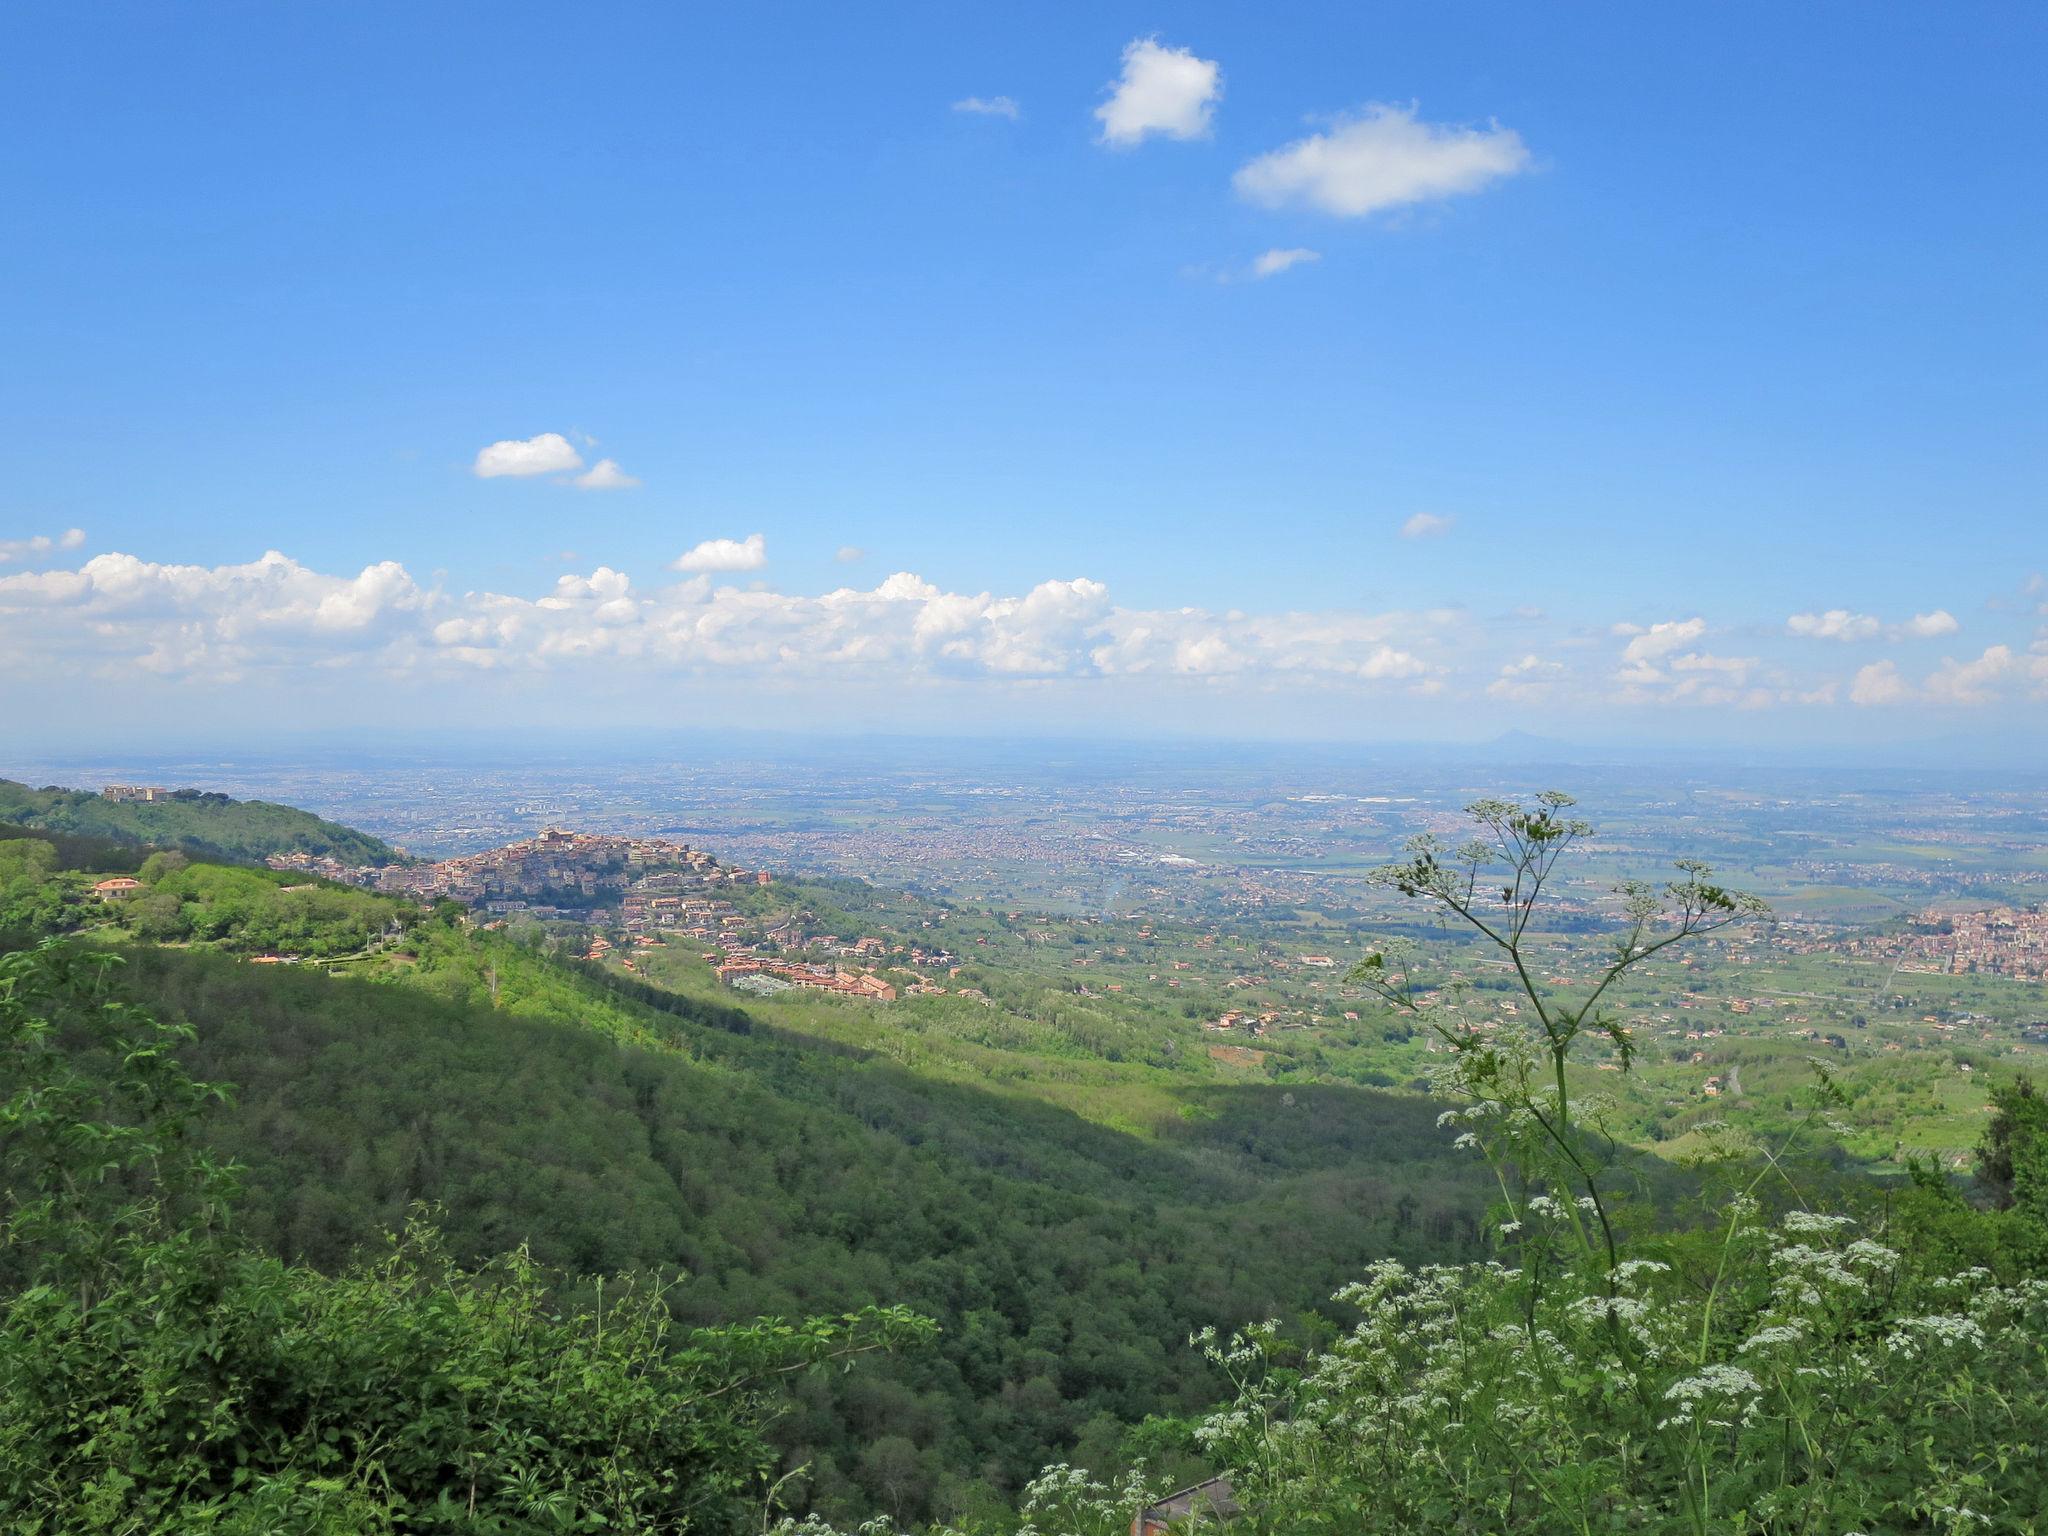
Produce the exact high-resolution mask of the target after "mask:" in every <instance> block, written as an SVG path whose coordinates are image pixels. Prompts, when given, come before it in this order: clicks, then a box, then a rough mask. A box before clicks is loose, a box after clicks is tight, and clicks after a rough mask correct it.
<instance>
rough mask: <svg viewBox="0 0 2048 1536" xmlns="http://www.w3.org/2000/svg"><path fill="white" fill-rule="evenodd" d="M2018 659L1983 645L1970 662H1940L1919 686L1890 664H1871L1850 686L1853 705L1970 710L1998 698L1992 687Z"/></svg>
mask: <svg viewBox="0 0 2048 1536" xmlns="http://www.w3.org/2000/svg"><path fill="white" fill-rule="evenodd" d="M2019 667H2020V660H2019V658H2018V657H2017V656H2015V655H2014V654H2013V652H2012V648H2011V647H2010V646H2004V645H1992V646H1986V647H1985V648H1984V651H1983V653H1982V654H1981V655H1979V656H1977V657H1976V658H1975V659H1973V660H1970V661H1958V660H1956V659H1955V658H1954V657H1953V656H1950V657H1946V658H1944V659H1943V661H1942V663H1941V665H1940V666H1939V667H1937V668H1936V669H1935V670H1934V671H1933V672H1930V673H1929V674H1928V675H1927V676H1926V677H1925V678H1924V679H1923V680H1922V681H1921V682H1920V683H1919V685H1918V686H1915V685H1914V684H1913V683H1912V682H1910V681H1909V680H1908V679H1907V678H1906V677H1905V676H1904V675H1903V674H1902V673H1901V672H1900V671H1899V667H1898V664H1897V663H1896V662H1893V661H1889V660H1887V661H1874V662H1872V663H1871V664H1870V665H1869V666H1867V667H1864V668H1862V669H1861V670H1860V671H1858V672H1857V674H1856V676H1855V678H1854V679H1853V680H1852V681H1851V682H1850V684H1849V701H1850V702H1851V703H1852V704H1863V705H1870V706H1882V705H1892V704H1926V705H1930V706H1933V707H1935V708H1973V707H1976V706H1979V705H1984V704H1989V703H1990V702H1992V700H1993V699H1995V698H1996V697H1997V690H1996V689H1995V688H1994V687H1993V686H1992V685H1993V684H1994V683H1996V682H1997V681H1998V680H1999V679H2000V678H2003V677H2004V676H2005V675H2006V674H2008V673H2010V672H2012V671H2014V670H2016V669H2018V668H2019Z"/></svg>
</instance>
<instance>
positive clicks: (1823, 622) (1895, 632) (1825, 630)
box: [1785, 608, 1962, 641]
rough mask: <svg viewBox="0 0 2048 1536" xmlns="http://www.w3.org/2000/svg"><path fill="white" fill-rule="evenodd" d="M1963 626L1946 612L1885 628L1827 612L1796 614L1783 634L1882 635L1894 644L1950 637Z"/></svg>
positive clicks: (1859, 616)
mask: <svg viewBox="0 0 2048 1536" xmlns="http://www.w3.org/2000/svg"><path fill="white" fill-rule="evenodd" d="M1961 627H1962V626H1961V625H1959V624H1957V623H1956V619H1955V615H1954V614H1952V613H1950V612H1949V611H1948V610H1947V609H1945V608H1937V609H1935V610H1934V611H1933V612H1932V613H1916V614H1914V615H1913V617H1912V618H1910V619H1907V620H1906V621H1905V622H1904V623H1900V624H1885V623H1883V622H1881V621H1880V620H1878V619H1877V618H1875V617H1873V616H1872V615H1870V614H1867V613H1851V612H1850V611H1849V610H1848V609H1846V608H1830V609H1828V610H1827V612H1825V613H1795V614H1793V615H1792V617H1791V618H1789V619H1787V620H1786V621H1785V628H1786V631H1787V632H1788V633H1790V634H1794V635H1799V636H1801V637H1803V638H1805V639H1808V640H1843V641H1852V640H1874V639H1876V638H1877V637H1878V636H1879V635H1884V636H1886V637H1888V638H1890V639H1893V640H1932V639H1936V638H1938V637H1939V636H1942V635H1952V634H1954V633H1955V632H1956V631H1957V630H1958V629H1960V628H1961Z"/></svg>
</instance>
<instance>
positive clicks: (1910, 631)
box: [1899, 608, 1962, 640]
mask: <svg viewBox="0 0 2048 1536" xmlns="http://www.w3.org/2000/svg"><path fill="white" fill-rule="evenodd" d="M1961 628H1962V625H1960V624H1958V623H1957V622H1956V616H1955V615H1954V614H1952V613H1950V612H1949V611H1948V610H1947V609H1946V608H1937V609H1935V610H1934V612H1932V613H1916V614H1914V615H1913V617H1911V618H1910V619H1908V620H1906V622H1905V623H1903V624H1901V625H1900V626H1899V630H1900V631H1901V633H1903V634H1904V635H1906V636H1907V637H1909V638H1911V639H1914V640H1932V639H1935V638H1937V637H1938V636H1941V635H1952V634H1954V633H1955V632H1956V631H1957V630H1958V629H1961Z"/></svg>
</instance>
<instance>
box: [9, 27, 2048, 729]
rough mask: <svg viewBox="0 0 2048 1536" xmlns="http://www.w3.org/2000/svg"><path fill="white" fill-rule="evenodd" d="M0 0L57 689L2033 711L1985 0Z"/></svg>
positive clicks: (82, 702)
mask: <svg viewBox="0 0 2048 1536" xmlns="http://www.w3.org/2000/svg"><path fill="white" fill-rule="evenodd" d="M4 25H5V38H4V44H0V47H4V52H5V55H6V56H7V57H8V58H10V59H12V60H13V61H15V62H14V65H13V66H12V68H11V70H10V74H11V78H10V79H9V80H8V81H7V88H6V89H5V90H4V91H0V178H4V192H5V197H6V205H7V210H8V213H7V223H8V226H9V229H10V231H11V233H10V235H9V237H8V238H7V239H5V240H0V354H4V356H5V358H6V359H7V362H6V365H5V366H4V368H0V415H4V419H5V420H6V422H7V423H8V430H7V432H6V434H5V439H4V444H0V456H4V458H0V553H5V554H7V555H8V556H9V558H8V559H7V561H6V563H4V564H0V660H4V661H5V662H6V671H7V674H8V679H9V680H8V681H5V682H0V704H5V703H7V702H8V700H9V698H10V697H11V699H12V701H13V703H14V705H15V706H16V707H18V708H23V709H26V710H29V711H32V712H33V713H34V714H35V715H36V716H37V717H39V718H42V719H45V720H48V721H50V722H51V723H52V724H53V725H54V726H56V727H60V728H61V727H63V726H66V725H68V724H69V723H70V722H72V721H73V720H93V719H101V720H103V719H104V718H105V717H106V715H107V714H108V713H109V712H110V711H120V712H121V713H122V714H123V716H124V718H125V717H130V716H132V717H133V718H135V719H137V720H138V721H139V722H147V721H149V720H151V719H156V718H175V719H178V720H182V721H186V722H196V723H199V724H206V723H210V722H217V723H218V724H219V725H220V727H221V728H222V729H230V728H234V729H246V728H249V727H251V726H254V725H256V724H259V723H261V722H264V721H266V720H271V719H274V718H276V713H275V712H276V708H277V705H278V703H279V702H280V701H286V700H291V701H310V702H311V703H312V704H313V706H314V707H316V708H317V710H318V712H319V714H320V716H321V718H322V719H323V720H326V721H328V722H330V723H331V722H334V721H346V720H349V719H356V718H361V719H376V720H383V721H389V720H390V719H391V718H392V717H393V716H394V715H395V716H397V717H398V718H399V720H400V721H401V722H406V721H410V722H413V723H417V724H420V725H423V726H424V725H431V724H433V723H435V722H436V721H437V720H441V719H446V718H448V717H449V714H450V712H451V709H452V711H453V712H454V713H455V714H457V715H461V716H464V717H465V718H467V717H470V716H474V717H475V718H476V719H477V720H480V721H481V720H496V721H517V720H520V719H523V718H529V717H530V718H558V717H559V714H560V712H561V711H562V710H563V709H564V708H565V707H569V708H573V709H575V710H577V711H587V712H588V714H589V716H590V717H591V719H592V721H593V723H636V722H655V723H673V722H674V720H676V719H678V718H684V717H687V716H689V715H690V714H692V713H693V712H698V711H702V712H707V713H709V712H717V713H720V714H728V713H730V712H733V711H736V710H738V711H746V712H749V713H752V714H755V715H757V716H759V717H760V720H761V723H774V724H780V723H788V722H791V721H818V722H822V723H827V724H832V725H834V726H845V725H848V724H855V723H862V722H874V721H876V720H883V721H886V720H900V721H901V722H902V723H903V724H905V725H906V726H910V727H916V728H919V729H928V728H931V727H932V726H934V725H940V726H944V725H947V724H954V723H957V724H958V725H960V726H961V727H962V728H967V729H991V728H999V727H1002V726H1005V725H1014V726H1016V727H1017V728H1019V729H1024V730H1031V729H1038V728H1042V727H1043V728H1050V727H1051V726H1054V725H1057V726H1059V727H1060V728H1062V729H1073V728H1076V727H1079V728H1082V729H1101V730H1114V729H1119V728H1128V727H1142V728H1147V729H1164V730H1179V729H1187V730H1197V731H1200V730H1203V729H1209V728H1212V727H1211V722H1218V723H1216V724H1215V725H1214V726H1213V728H1214V729H1217V730H1219V731H1221V730H1225V726H1224V725H1223V724H1222V723H1220V722H1224V721H1228V722H1229V723H1230V728H1231V729H1237V728H1247V727H1248V728H1252V729H1258V730H1271V731H1279V732H1285V733H1288V734H1337V735H1350V734H1365V735H1370V734H1373V733H1375V732H1395V733H1401V734H1410V735H1414V734H1421V735H1428V734H1431V733H1443V734H1459V735H1473V734H1485V733H1487V732H1488V731H1490V730H1493V729H1507V728H1510V727H1522V728H1542V727H1543V726H1545V725H1546V724H1548V725H1554V726H1558V727H1559V728H1566V729H1572V730H1589V731H1594V732H1598V733H1605V734H1606V735H1608V736H1629V735H1640V736H1643V737H1660V738H1661V737H1674V736H1675V737H1686V736H1692V737H1699V738H1702V739H1704V738H1707V737H1710V736H1714V735H1718V734H1725V735H1730V736H1741V735H1743V734H1745V733H1748V734H1751V735H1755V736H1758V737H1760V738H1768V739H1775V740H1782V739H1784V737H1785V736H1786V735H1787V734H1791V735H1794V736H1797V735H1802V734H1804V735H1811V736H1812V737H1813V738H1814V739H1816V740H1823V739H1828V740H1836V739H1852V740H1853V739H1867V740H1871V741H1882V740H1884V739H1887V738H1888V737H1897V736H1903V735H1925V734H1927V733H1929V732H1944V731H1955V730H1959V729H1965V730H1974V729H1977V728H1978V726H1977V724H1975V723H1974V722H1980V721H1984V720H1995V721H1996V722H1997V728H1998V729H2000V730H2003V731H2008V732H2010V731H2012V730H2015V729H2018V730H2024V731H2036V732H2037V731H2038V730H2039V728H2040V722H2041V720H2042V718H2043V715H2044V705H2043V703H2042V699H2041V695H2042V691H2043V690H2044V689H2048V644H2044V641H2043V638H2042V631H2041V625H2042V617H2043V616H2042V613H2041V605H2042V600H2043V596H2044V594H2043V592H2042V590H2041V589H2040V585H2039V583H2038V581H2037V580H2034V578H2035V576H2036V573H2037V572H2039V571H2041V570H2042V569H2043V568H2044V567H2048V535H2044V532H2043V529H2044V527H2048V516H2044V505H2043V502H2044V496H2043V491H2044V473H2043V471H2044V467H2048V466H2044V458H2048V453H2044V434H2043V415H2044V404H2048V346H2044V343H2048V325H2044V319H2048V300H2044V298H2043V294H2042V290H2043V286H2044V285H2043V284H2042V282H2041V278H2040V274H2041V273H2042V272H2043V271H2048V213H2044V207H2048V199H2044V197H2043V195H2042V194H2043V191H2044V190H2048V189H2044V180H2048V177H2044V174H2043V172H2042V170H2041V169H2040V157H2039V126H2038V120H2039V108H2038V99H2037V98H2038V82H2039V80H2040V78H2041V76H2042V72H2043V67H2044V65H2048V47H2044V42H2048V22H2044V20H2043V18H2042V16H2041V13H2039V12H2038V11H2033V10H2031V9H2029V8H2025V7H2021V6H2017V5H2013V6H1983V7H1970V8H1956V7H1942V8H1936V7H1911V8H1909V7H1903V6H1899V7H1873V6H1868V5H1855V6H1849V5H1839V6H1832V5H1803V6H1797V7H1788V6H1782V5H1759V6H1751V7H1742V6H1714V7H1694V8H1680V7H1655V8H1645V7H1623V6H1613V7H1597V6H1575V7H1534V6H1526V5H1519V6H1510V5H1503V6H1447V5H1419V4H1418V5H1412V6H1405V7H1392V6H1389V7H1373V8H1366V7H1358V6H1352V5H1333V6H1287V5H1281V6H1274V7H1246V6H1241V5H1239V6H1222V5H1217V6H1198V5H1177V6H1170V7H1162V6H1125V5H1115V4H1091V5H1087V6H1079V5H1076V6H1069V7H1006V8H1001V9H997V8H993V7H985V8H984V7H970V6H964V5H957V4H952V5H887V6H885V5H875V6H866V7H849V6H822V5H819V6H764V7H754V8H744V9H740V10H737V11H728V10H716V11H714V10H710V9H703V8H686V7H681V6H629V5H621V6H605V7H567V6H555V7H538V6H507V5H491V6H480V5H478V6H470V5H455V4H441V5H435V6H430V7H421V6H389V7H377V6H370V5H350V6H345V7H344V6H315V5H302V6H293V7H279V6H271V5H253V4H252V5H225V4H194V5H187V6H175V7H174V6H166V5H160V4H153V5H118V4H109V5H100V6H93V7H72V6H55V5H50V6H28V7H19V8H16V9H14V10H13V11H11V12H10V14H9V17H8V19H7V21H6V22H5V24H4ZM24 61H32V62H33V68H30V69H24V68H22V67H21V65H22V63H23V62H24ZM969 101H978V102H980V103H981V105H982V107H983V108H984V110H966V109H962V107H961V105H960V104H962V103H966V102H969ZM1006 104H1007V105H1006ZM991 106H992V107H993V108H994V110H988V108H990V107H991ZM1301 253H1313V254H1312V255H1304V254H1301ZM1262 256H1264V257H1266V258H1267V260H1266V263H1265V265H1266V266H1267V267H1268V268H1278V269H1279V270H1273V271H1272V272H1271V274H1270V275H1266V276H1260V275H1259V263H1260V258H1261V257H1262ZM544 434H556V435H558V436H559V438H560V439H561V442H562V449H561V450H560V452H562V453H573V455H574V456H575V458H576V460H577V465H578V467H576V468H574V469H564V470H562V471H560V472H544V473H536V474H530V475H514V474H497V475H489V476H482V475H479V474H478V473H477V472H476V471H477V469H478V468H479V466H480V464H482V463H487V462H488V461H480V459H479V454H480V453H481V452H483V451H484V450H487V449H488V448H489V446H490V445H492V444H494V443H500V442H512V441H530V440H533V439H535V438H539V437H543V435H544ZM546 459H547V449H546V447H545V446H544V447H543V449H542V450H540V451H539V458H537V459H535V458H529V459H527V460H525V461H522V462H525V463H537V462H545V461H546ZM606 460H609V461H611V462H612V463H613V464H614V465H615V466H617V475H615V476H613V477H612V478H614V479H617V478H618V477H619V476H624V477H628V478H630V479H632V480H635V481H637V482H638V483H637V484H635V485H630V486H619V487H617V488H613V489H584V488H580V487H579V486H577V485H576V484H574V483H573V477H574V475H576V474H579V473H583V472H585V471H587V470H588V469H589V468H590V467H591V466H594V465H596V464H598V463H600V462H601V461H606ZM564 462H565V463H566V460H564ZM1418 515H1420V516H1421V517H1422V518H1423V520H1424V521H1423V522H1422V523H1413V520H1415V519H1417V518H1418ZM1411 525H1412V526H1411ZM1424 527H1427V528H1429V529H1431V530H1433V531H1430V532H1427V533H1426V534H1424V535H1423V536H1414V537H1404V536H1403V529H1404V528H1410V529H1411V531H1416V530H1420V529H1422V528H1424ZM72 529H76V530H79V531H80V535H81V536H80V537H79V538H78V539H75V540H67V538H66V537H65V535H66V533H67V531H68V530H72ZM754 534H759V535H760V536H761V541H760V543H759V545H757V546H747V545H746V544H745V543H744V542H743V541H745V540H746V539H747V538H748V536H750V535H754ZM706 541H734V543H735V544H736V545H737V548H736V549H734V550H724V546H723V545H718V544H716V543H714V548H713V549H712V551H711V552H710V553H708V554H703V555H700V556H699V557H698V558H697V559H696V560H695V561H694V562H691V561H689V560H688V559H687V552H689V551H692V550H695V549H697V548H698V546H700V545H702V544H704V543H705V542H706ZM721 550H724V553H723V554H721V553H720V551H721ZM267 551H277V552H279V553H280V554H281V556H283V557H284V562H285V563H283V564H279V563H276V562H271V563H268V564H259V563H258V562H260V561H261V560H262V557H263V556H264V555H265V553H266V552H267ZM855 551H858V552H859V553H858V555H855V554H854V553H853V552H855ZM842 552H843V553H845V555H846V558H841V555H842ZM115 557H126V559H125V562H124V563H120V564H115V563H112V562H113V561H114V559H115ZM679 557H685V566H686V568H685V569H683V570H680V571H678V570H673V569H671V566H672V564H673V563H674V562H676V561H677V560H678V558H679ZM94 561H98V562H99V564H98V565H96V566H95V565H93V564H92V563H91V562H94ZM691 564H694V565H695V566H696V567H697V569H694V570H693V569H690V568H688V567H689V566H690V565H691ZM394 568H395V569H396V574H393V570H394ZM366 572H367V573H368V574H365V573H366ZM897 573H906V574H905V575H904V576H903V577H901V578H898V577H897ZM911 575H914V576H915V577H916V578H917V581H916V583H915V584H912V583H910V582H909V579H908V578H909V576H911ZM892 578H895V579H896V585H895V586H894V587H888V588H887V595H885V596H882V597H872V596H870V597H869V598H868V599H866V600H863V601H854V600H852V599H850V598H849V599H841V600H839V601H837V602H832V601H825V600H824V599H825V595H826V594H829V593H832V592H834V591H836V590H839V589H846V590H847V591H850V592H852V593H856V594H874V593H876V592H878V591H882V590H883V589H884V588H885V587H886V584H887V583H888V582H890V581H891V579H892ZM622 582H623V583H624V584H623V585H621V583H622ZM1046 583H1054V584H1056V585H1055V586H1053V587H1051V588H1046V587H1045V586H1044V585H1043V584H1046ZM548 604H551V605H552V606H546V605H548ZM1190 611H1192V612H1190ZM1830 614H1836V615H1839V617H1836V618H1832V619H1831V618H1829V617H1828V616H1829V615H1830ZM1802 616H1803V618H1804V620H1805V621H1804V622H1803V623H1800V622H1794V621H1795V620H1798V619H1800V618H1802ZM1657 626H1666V627H1665V628H1662V629H1660V628H1658V627H1657ZM451 700H453V701H454V702H453V703H452V704H451V702H450V701H451Z"/></svg>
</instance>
